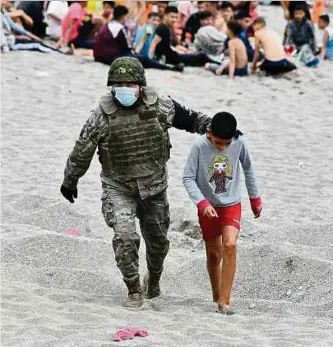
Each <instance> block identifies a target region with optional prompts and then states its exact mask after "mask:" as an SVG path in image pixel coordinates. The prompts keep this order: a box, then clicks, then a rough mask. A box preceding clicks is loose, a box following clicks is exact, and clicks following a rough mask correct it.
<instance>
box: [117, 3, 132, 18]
mask: <svg viewBox="0 0 333 347" xmlns="http://www.w3.org/2000/svg"><path fill="white" fill-rule="evenodd" d="M128 12H129V11H128V8H127V7H126V6H122V5H118V6H116V7H115V8H114V10H113V19H114V20H117V19H120V18H121V17H123V16H127V15H128Z"/></svg>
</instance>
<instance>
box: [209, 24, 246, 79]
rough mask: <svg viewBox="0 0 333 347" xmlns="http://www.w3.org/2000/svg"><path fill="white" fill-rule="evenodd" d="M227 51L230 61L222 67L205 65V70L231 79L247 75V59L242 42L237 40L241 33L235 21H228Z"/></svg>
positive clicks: (240, 28)
mask: <svg viewBox="0 0 333 347" xmlns="http://www.w3.org/2000/svg"><path fill="white" fill-rule="evenodd" d="M227 26H228V37H229V41H228V49H229V56H230V60H229V61H228V62H224V63H223V64H222V65H218V64H206V66H205V68H206V69H207V70H210V71H213V72H215V73H216V74H217V75H221V74H228V75H229V78H230V79H232V78H234V76H247V75H248V59H247V53H246V47H245V45H244V42H243V41H242V40H241V39H240V38H239V34H240V33H241V32H242V30H243V29H242V27H241V25H240V24H239V23H237V22H235V21H230V22H229V23H228V24H227Z"/></svg>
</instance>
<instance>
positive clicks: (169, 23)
mask: <svg viewBox="0 0 333 347" xmlns="http://www.w3.org/2000/svg"><path fill="white" fill-rule="evenodd" d="M177 20H178V10H177V7H174V6H168V7H167V8H166V10H165V15H164V18H163V23H162V24H160V25H159V26H158V28H157V29H156V32H155V36H154V38H153V41H152V43H151V45H150V48H149V57H150V58H151V59H153V58H156V59H157V60H160V59H161V58H162V57H164V59H165V62H166V64H172V65H177V64H179V63H184V64H185V65H187V66H203V65H205V63H207V62H209V61H211V60H210V59H209V58H208V57H207V55H206V54H205V53H184V54H183V53H178V52H177V51H176V49H174V48H173V47H172V44H171V42H172V28H173V25H174V24H175V23H176V22H177Z"/></svg>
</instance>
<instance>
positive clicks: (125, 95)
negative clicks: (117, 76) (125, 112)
mask: <svg viewBox="0 0 333 347" xmlns="http://www.w3.org/2000/svg"><path fill="white" fill-rule="evenodd" d="M114 91H115V97H116V99H117V100H118V101H119V102H120V103H121V104H122V105H123V106H125V107H129V106H132V105H133V104H134V103H135V102H136V101H137V100H138V97H137V96H136V89H135V88H128V87H116V88H114Z"/></svg>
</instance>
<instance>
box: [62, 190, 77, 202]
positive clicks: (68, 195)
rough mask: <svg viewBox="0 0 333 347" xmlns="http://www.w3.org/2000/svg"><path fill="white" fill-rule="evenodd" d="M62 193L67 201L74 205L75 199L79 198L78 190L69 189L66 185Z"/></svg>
mask: <svg viewBox="0 0 333 347" xmlns="http://www.w3.org/2000/svg"><path fill="white" fill-rule="evenodd" d="M60 191H61V194H62V195H63V196H64V198H65V199H67V200H68V201H69V202H71V203H72V204H74V199H76V198H77V189H68V188H66V187H65V186H64V185H62V186H61V188H60Z"/></svg>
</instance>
